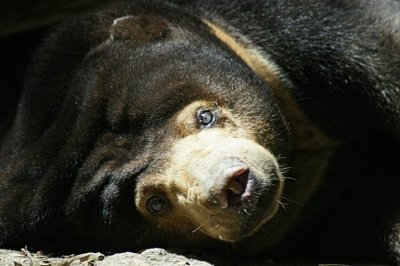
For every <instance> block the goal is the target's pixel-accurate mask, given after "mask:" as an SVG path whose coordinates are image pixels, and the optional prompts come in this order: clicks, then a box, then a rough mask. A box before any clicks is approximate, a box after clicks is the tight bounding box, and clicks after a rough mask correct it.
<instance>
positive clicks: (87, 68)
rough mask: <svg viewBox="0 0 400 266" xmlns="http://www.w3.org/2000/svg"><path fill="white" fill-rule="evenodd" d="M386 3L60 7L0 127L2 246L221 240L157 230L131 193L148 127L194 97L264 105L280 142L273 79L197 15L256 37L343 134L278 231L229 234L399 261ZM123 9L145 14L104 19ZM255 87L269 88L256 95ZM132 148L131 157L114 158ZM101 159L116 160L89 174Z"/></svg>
mask: <svg viewBox="0 0 400 266" xmlns="http://www.w3.org/2000/svg"><path fill="white" fill-rule="evenodd" d="M399 14H400V2H399V1H395V0H392V1H384V0H382V1H372V0H370V1H368V0H365V1H361V0H360V1H344V0H343V1H327V0H326V1H294V0H270V1H267V0H265V1H262V0H258V1H255V0H248V1H227V0H219V1H214V0H213V1H125V2H122V3H119V4H115V5H114V6H111V7H109V8H108V9H105V10H103V11H98V12H96V13H93V14H87V15H85V16H82V17H77V18H72V19H70V20H69V21H66V22H63V23H61V24H60V25H58V26H57V27H56V28H55V30H54V31H53V32H52V33H51V34H50V36H48V37H47V38H46V39H45V41H44V42H43V44H42V45H41V46H40V47H39V49H38V51H37V53H36V56H35V57H34V58H33V59H32V63H31V68H30V72H29V74H28V75H27V77H26V80H25V87H24V91H23V95H22V98H21V101H20V104H19V106H18V111H17V116H16V119H15V122H14V125H13V126H12V127H10V129H9V131H8V133H7V134H6V135H5V136H4V137H3V140H2V142H1V146H0V147H1V148H0V191H1V194H0V247H7V248H20V247H21V246H23V245H25V244H28V245H30V246H32V247H33V248H34V249H41V248H45V249H46V248H47V250H53V251H54V250H56V251H63V250H73V251H77V250H89V249H91V250H93V249H94V248H97V249H100V250H111V251H120V250H127V249H132V248H133V249H140V248H145V247H152V246H167V247H168V246H169V247H170V246H171V245H173V246H174V247H178V246H183V247H191V246H194V247H198V246H200V247H204V248H210V249H211V248H213V247H216V248H219V249H217V250H222V251H225V250H226V247H225V244H223V243H220V242H219V241H216V240H211V239H207V238H205V239H196V238H195V237H193V236H182V235H179V233H176V232H175V233H165V232H163V233H162V235H158V234H157V233H154V231H155V229H154V228H152V227H151V226H150V225H148V224H147V223H146V222H145V221H144V220H143V219H142V218H141V217H140V215H139V213H138V212H137V210H135V206H134V204H133V200H132V198H133V195H132V194H133V191H134V187H135V184H136V182H137V178H140V176H141V174H142V173H143V172H146V171H151V169H152V168H154V167H156V166H157V160H156V159H154V158H158V157H157V156H159V155H158V154H163V152H164V151H165V149H167V147H165V146H163V145H160V143H163V142H162V141H163V139H164V138H165V135H166V134H168V121H169V119H170V118H171V117H172V116H173V115H174V113H175V112H176V111H178V110H179V109H180V108H182V107H183V106H185V105H186V104H188V103H190V102H191V101H193V100H197V99H214V98H218V99H220V100H221V101H224V102H227V103H228V105H229V106H231V107H232V109H235V110H237V111H241V108H244V109H246V108H249V110H247V111H251V112H255V113H262V114H263V115H264V116H265V117H268V119H269V121H270V123H271V125H273V128H274V130H275V131H274V132H273V137H274V139H278V140H276V142H275V143H274V146H273V147H272V150H273V152H274V153H275V154H278V155H281V156H282V157H288V156H289V155H288V152H287V149H288V148H287V145H288V143H289V142H288V141H287V140H288V138H289V136H288V135H287V132H286V128H285V126H284V125H282V124H280V122H279V121H280V119H281V116H280V113H279V112H278V111H277V103H276V102H275V100H274V99H273V96H272V94H271V92H270V90H268V89H265V88H266V87H264V85H263V82H262V81H261V80H260V79H259V78H258V77H257V76H256V75H255V73H253V72H252V71H251V70H250V69H249V68H248V67H247V66H246V65H245V64H244V63H243V62H242V61H241V60H240V59H239V58H238V57H237V56H236V55H235V54H234V53H233V52H232V51H230V50H229V49H228V48H227V47H226V46H225V45H224V44H222V43H220V42H219V41H218V40H217V38H215V36H213V35H212V34H211V33H210V31H209V29H208V28H207V26H206V25H205V24H204V23H202V21H201V19H207V20H209V21H213V22H215V23H217V24H220V25H224V26H229V27H230V28H232V29H234V31H235V32H236V33H240V34H242V35H244V36H246V37H247V38H248V39H249V40H251V42H252V43H253V44H254V45H256V46H258V47H260V48H262V50H263V51H264V52H265V53H266V54H268V55H269V56H270V58H271V59H272V60H273V61H274V62H275V63H277V65H279V67H280V68H281V69H282V70H283V75H284V76H285V77H286V78H287V79H288V80H290V82H291V83H292V84H293V86H291V87H289V88H288V89H289V90H290V91H289V93H290V95H291V96H292V97H293V98H294V99H295V100H296V102H297V103H298V104H299V105H300V106H301V108H302V109H303V110H304V112H305V113H306V114H307V116H308V117H309V118H311V119H312V120H313V121H314V122H315V123H316V124H317V125H318V126H319V127H320V128H321V129H322V130H323V131H324V132H325V133H326V134H327V135H329V136H331V137H333V138H335V139H338V140H340V141H342V142H343V143H344V145H343V146H342V147H341V148H340V150H339V151H337V152H336V154H335V156H334V158H333V159H332V162H331V164H330V167H329V171H328V174H327V176H326V177H325V178H324V182H323V183H322V185H321V186H320V188H319V189H318V191H317V193H315V195H314V196H313V198H312V199H311V201H310V202H309V203H308V204H307V206H303V207H304V212H303V214H302V216H301V217H299V218H298V221H297V222H296V226H294V227H293V228H291V230H290V231H289V233H287V235H285V236H284V238H283V240H282V241H280V242H279V243H278V244H276V245H274V246H273V247H272V248H266V246H269V245H268V243H267V242H268V237H266V236H255V237H252V238H248V239H245V240H244V241H243V245H241V244H238V245H233V246H232V247H231V248H233V249H234V250H235V253H241V254H242V255H245V256H246V255H249V254H259V255H261V256H267V255H268V256H271V257H276V258H286V259H288V258H294V259H296V258H303V259H304V258H308V259H309V258H313V259H318V258H322V259H328V258H333V259H339V260H349V259H354V260H357V261H360V260H374V261H375V260H377V261H383V262H392V263H400V249H399V246H400V228H399V227H400V226H399V223H400V193H399V188H400V180H399V178H398V177H399V173H400V166H399V162H400V152H399V149H398V148H399V141H400V30H399V29H400V15H399ZM126 15H131V16H136V17H137V16H138V17H139V18H141V19H139V20H140V21H141V22H140V23H144V24H149V25H156V26H154V27H153V28H151V29H150V30H149V29H148V28H146V25H144V24H143V25H142V26H143V28H142V26H139V27H138V28H135V29H134V30H131V31H128V32H124V31H122V32H121V31H119V30H121V29H118V28H115V29H113V30H111V29H112V26H111V25H112V23H113V20H114V19H116V18H119V17H123V16H126ZM135 23H138V24H140V23H139V22H137V21H136V22H135ZM167 24H168V25H169V26H168V29H166V28H165V27H166V26H165V25H167ZM140 25H141V24H140ZM122 30H123V29H122ZM142 31H145V33H146V34H143V35H141V34H140V33H142ZM111 33H112V34H113V35H114V39H113V40H110V34H111ZM131 34H135V36H137V37H136V38H132V39H131V38H129V36H131ZM127 36H128V37H127ZM244 84H245V85H246V86H247V87H249V89H248V91H247V90H246V89H244V88H245V87H246V86H244ZM210 88H213V89H210ZM250 88H252V89H250ZM260 88H261V89H260ZM238 95H240V97H238ZM254 95H256V96H257V97H256V98H259V99H266V100H265V101H264V103H262V104H258V103H257V105H255V103H252V102H251V99H252V98H254ZM243 111H246V110H243ZM289 127H290V125H289ZM262 137H265V138H268V137H266V136H262ZM289 149H290V147H289ZM149 158H150V159H149ZM131 160H133V161H134V167H132V169H131V171H130V172H129V173H125V172H124V173H123V172H121V171H119V170H118V169H119V167H121V166H122V165H123V164H124V163H125V162H128V161H131ZM106 161H107V162H110V161H112V162H114V164H115V168H114V169H111V170H108V171H107V172H106V173H104V174H103V175H102V176H96V175H95V174H96V173H97V171H98V170H99V168H101V165H102V164H103V163H104V162H106ZM289 162H290V160H289ZM289 167H290V164H289ZM289 182H290V181H289ZM291 182H295V181H291ZM306 185H307V184H299V187H298V189H300V190H301V188H302V186H306ZM261 230H262V229H261ZM55 239H57V240H56V241H55ZM60 239H61V240H60ZM264 242H265V243H266V244H264ZM238 247H240V248H238ZM237 249H238V250H239V251H240V252H239V251H238V250H237Z"/></svg>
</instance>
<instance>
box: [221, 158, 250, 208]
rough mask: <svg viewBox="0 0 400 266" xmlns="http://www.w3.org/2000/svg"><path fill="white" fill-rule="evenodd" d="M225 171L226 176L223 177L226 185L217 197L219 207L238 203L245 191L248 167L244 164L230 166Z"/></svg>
mask: <svg viewBox="0 0 400 266" xmlns="http://www.w3.org/2000/svg"><path fill="white" fill-rule="evenodd" d="M225 173H226V176H225V177H224V178H225V179H226V181H225V182H226V185H225V186H224V188H223V189H222V190H221V191H220V194H219V196H218V197H217V199H218V203H219V207H220V208H221V209H225V208H228V207H229V206H234V205H236V204H237V203H239V201H240V199H241V196H242V195H243V193H244V192H245V191H246V186H247V182H248V180H249V169H248V167H247V166H246V165H244V164H241V165H239V166H236V167H232V168H230V169H229V170H228V171H226V172H225Z"/></svg>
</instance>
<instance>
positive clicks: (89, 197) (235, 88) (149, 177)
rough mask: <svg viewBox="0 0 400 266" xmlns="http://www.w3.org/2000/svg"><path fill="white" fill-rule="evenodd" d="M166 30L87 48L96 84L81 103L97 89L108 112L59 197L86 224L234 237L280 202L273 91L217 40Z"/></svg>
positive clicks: (281, 152) (281, 143) (284, 133)
mask: <svg viewBox="0 0 400 266" xmlns="http://www.w3.org/2000/svg"><path fill="white" fill-rule="evenodd" d="M132 18H133V17H129V18H128V19H129V20H132V21H131V22H132V23H137V20H133V19H132ZM115 21H116V22H115ZM115 21H114V23H113V26H114V27H115V26H117V25H118V23H121V22H124V23H127V21H126V19H124V18H123V19H118V20H115ZM163 30H164V29H163ZM173 30H174V29H173V28H172V29H171V28H170V29H168V31H169V33H168V35H166V37H165V38H161V39H159V40H152V41H148V40H147V39H146V41H145V42H144V43H140V42H139V43H138V42H137V40H136V39H134V40H131V39H125V38H117V34H118V33H116V32H115V31H114V32H113V34H114V35H113V36H112V39H111V40H108V41H106V42H105V43H103V44H101V45H100V46H99V47H97V48H96V49H94V50H93V51H92V52H90V53H89V54H88V56H87V57H86V58H85V62H84V64H83V65H84V66H85V67H84V68H83V70H82V71H83V72H84V73H85V75H87V73H91V75H93V76H90V77H86V79H88V80H91V81H92V80H96V82H95V83H94V84H93V83H90V85H89V86H87V85H85V86H86V87H85V88H83V89H82V88H81V89H79V90H82V91H85V94H86V96H85V97H86V100H87V101H88V102H90V101H91V99H93V98H95V97H98V95H99V91H101V93H102V95H100V96H101V97H102V101H104V102H103V103H102V106H103V108H104V110H103V111H102V112H104V119H106V121H105V123H104V124H105V130H104V132H102V133H101V134H100V135H99V136H98V137H97V139H96V141H95V144H94V146H93V149H92V151H91V152H90V154H89V155H88V156H87V158H86V159H85V160H84V162H83V164H82V166H81V167H80V170H79V172H78V173H77V177H76V180H75V181H74V186H73V188H72V191H71V193H70V196H69V198H68V200H67V201H66V202H67V205H66V210H67V211H66V213H67V219H68V220H71V221H72V222H73V223H74V224H76V226H78V227H82V225H85V224H90V226H88V227H84V229H83V228H81V229H79V230H80V231H84V232H85V233H86V234H88V232H91V231H92V230H98V229H94V227H93V224H96V223H99V221H107V222H108V223H111V224H114V223H115V222H116V221H117V223H121V224H123V227H124V228H125V229H124V230H126V231H130V230H133V231H135V230H136V229H139V230H140V233H139V232H135V233H132V235H134V236H137V235H142V236H143V237H141V238H139V239H140V241H143V242H145V241H146V240H144V239H146V237H145V235H146V234H144V233H143V232H145V231H147V230H148V231H149V232H151V233H149V235H151V236H152V237H154V230H156V229H159V230H160V232H163V231H166V232H165V233H163V234H161V233H160V234H159V235H158V237H157V242H158V243H162V241H163V240H162V238H163V235H165V236H168V237H166V238H167V239H168V240H170V239H171V237H170V236H169V234H171V233H173V234H178V235H185V234H188V235H189V236H190V237H191V238H194V239H195V240H196V238H200V239H203V238H204V235H205V236H207V237H211V238H214V239H218V240H223V241H228V242H236V241H238V240H240V239H242V238H244V237H246V236H249V235H251V234H253V233H254V232H256V231H257V230H258V229H259V228H260V227H261V226H262V225H263V224H264V223H266V222H267V221H268V220H270V219H271V218H272V217H273V216H274V214H275V213H276V211H277V209H278V202H279V198H280V196H281V193H282V189H283V179H284V177H283V175H282V170H281V166H280V163H283V161H284V158H287V157H288V154H287V153H288V150H289V143H290V140H289V131H288V128H287V124H286V121H285V120H284V118H283V116H282V114H281V113H280V110H279V108H278V104H277V101H276V99H275V98H274V96H273V95H272V91H271V89H270V88H268V86H266V85H265V84H264V83H263V82H262V81H261V80H260V79H259V78H258V77H257V76H256V75H254V73H253V72H252V71H251V70H250V69H249V68H248V67H247V66H246V65H245V64H243V62H242V61H240V60H239V59H237V58H235V57H232V54H231V53H230V51H229V50H226V49H225V48H224V47H223V46H220V45H219V44H218V43H217V42H216V43H215V45H212V46H210V44H209V41H207V43H205V42H204V41H202V40H201V39H200V40H199V39H195V40H190V38H188V39H187V40H183V41H182V39H183V38H182V36H181V35H180V36H179V39H174V38H173V37H171V38H169V37H168V36H174V34H173ZM157 35H158V33H157ZM146 38H149V37H148V36H147V37H146ZM149 39H151V38H149ZM216 58H217V60H216ZM99 66H100V67H99ZM87 69H90V70H91V71H90V72H89V71H87ZM93 70H94V71H93ZM244 73H246V74H245V75H244ZM77 76H78V77H81V76H82V75H79V74H78V75H77ZM104 95H107V96H106V97H104ZM127 184H129V185H127ZM89 202H91V203H89ZM99 205H100V206H99ZM88 206H98V207H97V208H99V209H100V210H101V211H100V213H101V214H99V213H97V214H95V215H93V213H92V211H88V210H87V208H88ZM123 206H125V207H126V209H124V207H123ZM127 211H129V212H131V213H130V214H129V216H131V218H129V219H126V218H121V216H126V215H128V213H127ZM121 212H123V214H121ZM88 216H91V217H90V218H88ZM94 217H96V218H94ZM132 217H136V218H135V219H134V221H133V218H132ZM140 217H142V218H140ZM96 219H98V220H97V221H96ZM143 219H145V220H144V221H143V222H142V225H141V226H138V220H143ZM87 220H90V221H92V222H89V223H88V222H87ZM130 221H131V224H129V222H130ZM100 223H101V222H100ZM121 226H122V225H121ZM145 228H148V229H145ZM193 232H197V233H196V234H194V233H193ZM127 235H129V236H131V234H129V233H127ZM119 237H120V238H121V236H119ZM120 240H121V239H120ZM195 240H194V242H195ZM127 241H129V242H130V243H129V246H136V244H137V243H135V240H132V238H130V239H129V240H127ZM121 242H123V241H121ZM203 243H204V242H203Z"/></svg>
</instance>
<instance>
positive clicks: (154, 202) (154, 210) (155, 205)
mask: <svg viewBox="0 0 400 266" xmlns="http://www.w3.org/2000/svg"><path fill="white" fill-rule="evenodd" d="M167 206H168V201H167V199H166V198H165V197H163V196H154V197H151V198H150V199H149V200H147V210H148V211H149V212H150V213H151V214H153V215H160V214H163V213H164V212H165V210H166V209H167Z"/></svg>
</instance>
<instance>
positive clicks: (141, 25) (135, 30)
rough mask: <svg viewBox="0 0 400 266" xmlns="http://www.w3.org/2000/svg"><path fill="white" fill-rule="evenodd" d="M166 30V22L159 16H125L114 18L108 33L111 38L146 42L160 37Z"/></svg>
mask: <svg viewBox="0 0 400 266" xmlns="http://www.w3.org/2000/svg"><path fill="white" fill-rule="evenodd" d="M167 30H168V26H167V23H166V21H165V20H164V18H162V17H160V16H156V15H140V16H125V17H120V18H117V19H115V20H114V22H113V24H112V26H111V31H110V34H111V40H118V39H119V40H134V41H138V42H147V41H153V40H156V39H161V38H162V37H164V36H165V34H166V32H167Z"/></svg>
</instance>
